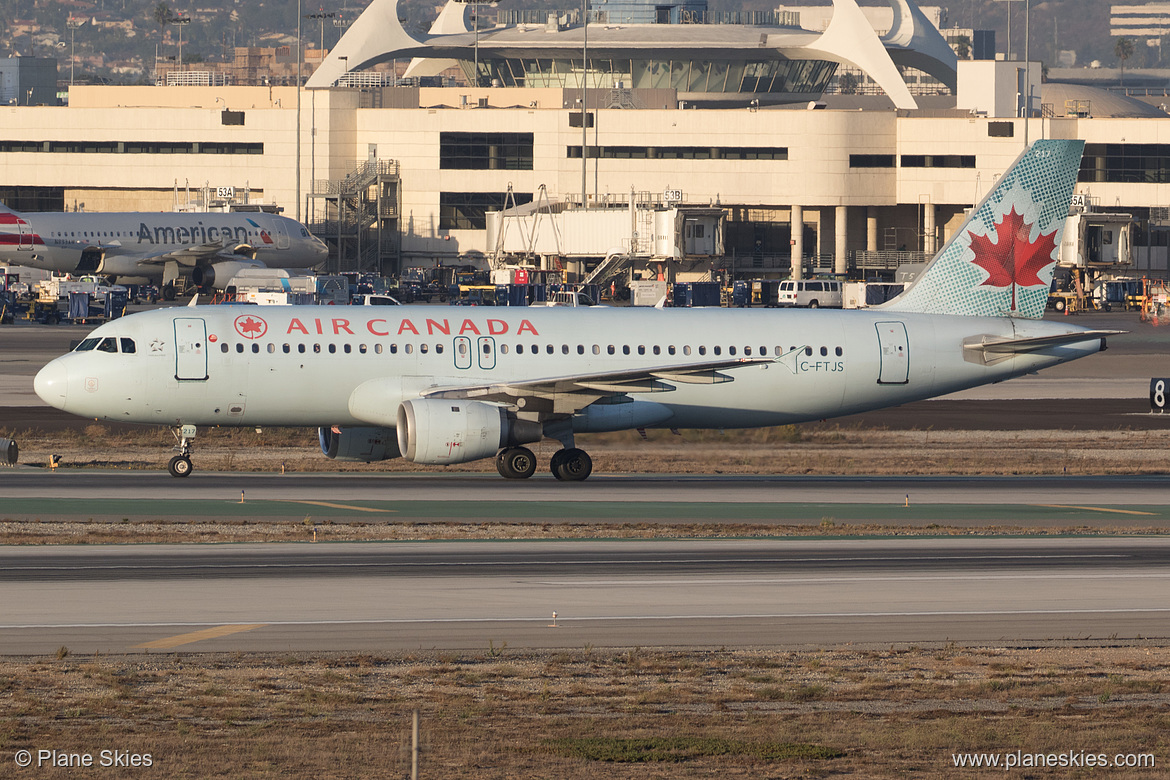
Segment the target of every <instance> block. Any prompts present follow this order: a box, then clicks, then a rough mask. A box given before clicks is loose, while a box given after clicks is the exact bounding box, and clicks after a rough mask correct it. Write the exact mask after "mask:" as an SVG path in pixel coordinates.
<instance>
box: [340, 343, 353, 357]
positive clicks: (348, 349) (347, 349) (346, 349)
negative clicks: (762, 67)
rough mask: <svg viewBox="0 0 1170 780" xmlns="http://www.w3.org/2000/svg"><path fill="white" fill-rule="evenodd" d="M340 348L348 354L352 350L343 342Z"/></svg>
mask: <svg viewBox="0 0 1170 780" xmlns="http://www.w3.org/2000/svg"><path fill="white" fill-rule="evenodd" d="M342 349H343V350H345V354H347V355H348V354H349V353H350V352H351V351H352V350H353V347H351V346H350V345H349V344H345V345H344V346H342Z"/></svg>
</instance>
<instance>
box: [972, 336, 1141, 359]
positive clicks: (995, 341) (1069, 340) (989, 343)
mask: <svg viewBox="0 0 1170 780" xmlns="http://www.w3.org/2000/svg"><path fill="white" fill-rule="evenodd" d="M1127 332H1128V331H1124V330H1078V331H1073V332H1072V333H1058V334H1057V335H1055V336H1035V337H1033V338H1026V339H1004V338H999V337H997V336H975V337H973V338H970V339H967V340H966V341H964V342H963V349H964V350H965V351H966V353H967V355H968V356H969V357H968V359H970V356H978V358H979V359H977V360H976V361H975V362H980V363H988V364H990V363H998V362H999V361H1001V360H1006V359H1007V358H1009V357H1011V356H1013V355H1024V354H1027V353H1029V352H1039V351H1040V350H1042V349H1047V348H1049V347H1059V346H1063V345H1065V344H1080V343H1083V342H1086V341H1093V340H1095V339H1100V340H1101V349H1102V350H1104V349H1105V339H1106V337H1108V336H1118V335H1120V334H1122V333H1127Z"/></svg>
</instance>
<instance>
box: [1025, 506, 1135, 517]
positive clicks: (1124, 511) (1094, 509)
mask: <svg viewBox="0 0 1170 780" xmlns="http://www.w3.org/2000/svg"><path fill="white" fill-rule="evenodd" d="M1033 506H1042V507H1047V508H1048V509H1084V510H1086V511H1089V512H1112V513H1114V514H1118V515H1157V514H1158V513H1157V512H1139V511H1137V510H1136V509H1107V508H1105V507H1103V506H1068V505H1065V504H1033Z"/></svg>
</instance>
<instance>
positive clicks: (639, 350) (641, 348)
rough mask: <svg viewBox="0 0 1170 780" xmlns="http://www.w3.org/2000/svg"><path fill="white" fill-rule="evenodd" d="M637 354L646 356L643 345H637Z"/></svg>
mask: <svg viewBox="0 0 1170 780" xmlns="http://www.w3.org/2000/svg"><path fill="white" fill-rule="evenodd" d="M638 354H639V355H645V354H646V346H645V345H644V344H639V345H638Z"/></svg>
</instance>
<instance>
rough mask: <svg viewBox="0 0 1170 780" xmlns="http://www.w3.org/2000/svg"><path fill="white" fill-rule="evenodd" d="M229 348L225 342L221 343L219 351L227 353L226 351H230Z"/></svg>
mask: <svg viewBox="0 0 1170 780" xmlns="http://www.w3.org/2000/svg"><path fill="white" fill-rule="evenodd" d="M228 349H229V347H228V345H227V344H226V343H225V344H220V345H219V351H220V352H223V353H225V354H226V353H227V351H228Z"/></svg>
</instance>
